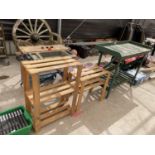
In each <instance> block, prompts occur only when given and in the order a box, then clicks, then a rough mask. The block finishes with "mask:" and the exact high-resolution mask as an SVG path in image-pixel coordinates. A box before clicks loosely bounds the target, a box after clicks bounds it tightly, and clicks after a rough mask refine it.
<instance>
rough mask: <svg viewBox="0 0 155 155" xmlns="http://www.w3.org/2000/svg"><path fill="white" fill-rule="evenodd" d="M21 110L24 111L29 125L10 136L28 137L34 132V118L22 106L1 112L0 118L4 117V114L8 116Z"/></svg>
mask: <svg viewBox="0 0 155 155" xmlns="http://www.w3.org/2000/svg"><path fill="white" fill-rule="evenodd" d="M19 109H21V110H22V111H23V113H24V117H25V119H26V121H27V123H28V126H26V127H24V128H21V129H19V130H16V131H14V132H11V133H10V134H9V135H28V134H29V133H30V132H31V130H32V118H31V116H30V114H29V113H28V111H27V110H26V109H25V108H24V106H22V105H20V106H18V107H15V108H12V109H8V110H6V111H4V112H1V113H0V116H1V115H4V114H8V113H10V112H13V111H16V110H19Z"/></svg>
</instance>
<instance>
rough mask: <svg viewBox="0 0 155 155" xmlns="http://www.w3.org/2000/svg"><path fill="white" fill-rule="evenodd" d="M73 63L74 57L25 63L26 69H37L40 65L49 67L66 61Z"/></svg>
mask: <svg viewBox="0 0 155 155" xmlns="http://www.w3.org/2000/svg"><path fill="white" fill-rule="evenodd" d="M71 62H72V63H74V62H76V60H74V59H68V60H59V61H53V62H47V63H40V64H30V65H26V69H37V68H42V67H48V66H49V67H50V66H54V65H59V64H67V63H71Z"/></svg>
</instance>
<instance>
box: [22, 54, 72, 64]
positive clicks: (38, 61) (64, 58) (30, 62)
mask: <svg viewBox="0 0 155 155" xmlns="http://www.w3.org/2000/svg"><path fill="white" fill-rule="evenodd" d="M66 59H72V57H71V56H64V57H53V58H45V59H43V60H33V61H22V64H23V65H30V64H40V63H46V62H51V61H58V60H66Z"/></svg>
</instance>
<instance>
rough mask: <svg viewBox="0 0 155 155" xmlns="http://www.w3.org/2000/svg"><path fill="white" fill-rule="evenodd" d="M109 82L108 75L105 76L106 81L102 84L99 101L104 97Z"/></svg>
mask: <svg viewBox="0 0 155 155" xmlns="http://www.w3.org/2000/svg"><path fill="white" fill-rule="evenodd" d="M109 80H110V73H108V74H107V77H106V81H105V83H104V86H103V88H102V89H101V96H100V101H102V100H103V99H104V98H105V96H106V89H107V86H108V84H109Z"/></svg>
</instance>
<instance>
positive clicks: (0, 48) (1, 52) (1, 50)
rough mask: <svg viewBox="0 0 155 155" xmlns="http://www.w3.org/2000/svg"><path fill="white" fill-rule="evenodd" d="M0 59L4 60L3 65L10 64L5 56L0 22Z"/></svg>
mask: <svg viewBox="0 0 155 155" xmlns="http://www.w3.org/2000/svg"><path fill="white" fill-rule="evenodd" d="M1 60H4V63H5V65H9V64H10V62H9V59H8V56H7V50H6V44H5V36H4V29H3V25H2V24H0V62H1Z"/></svg>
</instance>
